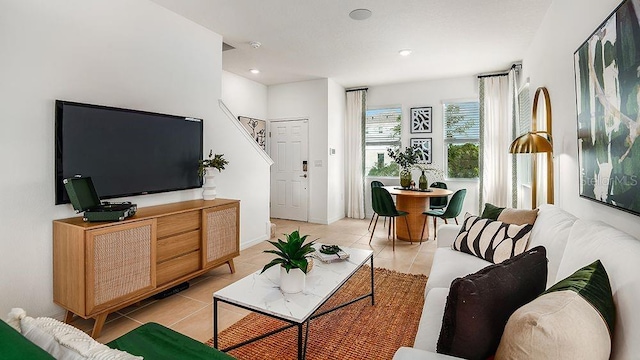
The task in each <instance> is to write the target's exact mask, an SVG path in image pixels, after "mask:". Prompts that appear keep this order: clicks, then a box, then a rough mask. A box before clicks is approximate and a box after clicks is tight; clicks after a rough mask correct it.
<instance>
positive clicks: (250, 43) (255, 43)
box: [249, 41, 262, 49]
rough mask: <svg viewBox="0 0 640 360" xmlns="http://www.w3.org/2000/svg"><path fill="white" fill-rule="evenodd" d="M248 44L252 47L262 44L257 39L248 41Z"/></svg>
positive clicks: (255, 47)
mask: <svg viewBox="0 0 640 360" xmlns="http://www.w3.org/2000/svg"><path fill="white" fill-rule="evenodd" d="M249 46H251V47H252V48H254V49H257V48H259V47H260V46H262V44H261V43H260V42H259V41H249Z"/></svg>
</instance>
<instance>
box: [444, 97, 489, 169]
mask: <svg viewBox="0 0 640 360" xmlns="http://www.w3.org/2000/svg"><path fill="white" fill-rule="evenodd" d="M443 112H444V146H445V152H446V154H447V158H446V162H447V164H446V170H447V171H446V172H447V177H448V178H477V177H478V175H479V174H480V165H479V161H478V158H479V144H480V104H479V103H478V102H477V101H468V102H450V103H445V104H444V111H443Z"/></svg>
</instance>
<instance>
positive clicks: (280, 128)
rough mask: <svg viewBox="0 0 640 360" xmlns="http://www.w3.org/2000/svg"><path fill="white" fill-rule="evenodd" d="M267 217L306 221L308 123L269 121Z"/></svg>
mask: <svg viewBox="0 0 640 360" xmlns="http://www.w3.org/2000/svg"><path fill="white" fill-rule="evenodd" d="M270 127H271V158H272V159H273V161H274V164H273V166H271V217H274V218H278V219H289V220H298V221H307V220H308V218H307V216H308V215H307V214H308V212H309V211H308V209H307V203H308V200H307V199H308V189H309V172H308V171H307V170H308V169H309V168H310V167H309V166H308V152H309V148H308V144H309V141H308V140H309V134H308V127H309V124H308V121H307V120H284V121H271V125H270Z"/></svg>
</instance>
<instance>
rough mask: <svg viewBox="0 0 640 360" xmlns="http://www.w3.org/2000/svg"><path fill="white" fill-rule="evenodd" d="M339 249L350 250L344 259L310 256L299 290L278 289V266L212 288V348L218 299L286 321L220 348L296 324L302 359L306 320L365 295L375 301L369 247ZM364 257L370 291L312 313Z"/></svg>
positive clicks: (354, 269) (304, 350)
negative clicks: (328, 260)
mask: <svg viewBox="0 0 640 360" xmlns="http://www.w3.org/2000/svg"><path fill="white" fill-rule="evenodd" d="M320 245H321V244H316V247H317V248H320ZM342 249H343V250H345V251H346V252H348V253H349V254H350V256H349V258H348V259H347V260H343V261H339V262H333V263H328V264H327V263H323V262H321V261H319V260H317V259H314V265H313V268H312V269H311V271H310V272H309V273H308V274H307V280H306V288H305V290H304V291H303V292H301V293H297V294H286V293H283V292H282V291H281V290H280V288H279V286H280V268H279V266H273V267H271V268H269V269H268V270H267V271H265V272H264V273H263V274H260V270H259V271H257V272H255V273H253V274H251V275H249V276H246V277H244V278H242V279H240V280H238V281H236V282H234V283H233V284H231V285H229V286H227V287H225V288H223V289H221V290H219V291H216V292H215V293H214V294H213V346H214V347H215V348H216V349H217V348H218V302H219V301H222V302H225V303H229V304H232V305H235V306H238V307H240V308H243V309H247V310H251V311H254V312H257V313H260V314H263V315H267V316H271V317H273V318H276V319H280V320H283V321H286V322H289V323H290V324H289V325H286V326H284V327H282V328H280V329H277V330H274V331H271V332H268V333H266V334H263V335H260V336H258V337H255V338H252V339H249V340H246V341H243V342H241V343H239V344H236V345H233V346H230V347H228V348H225V349H221V350H222V351H230V350H233V349H236V348H238V347H240V346H244V345H247V344H249V343H252V342H254V341H257V340H260V339H263V338H265V337H267V336H271V335H273V334H276V333H278V332H281V331H283V330H286V329H288V328H291V327H293V326H297V327H298V359H304V358H305V355H306V354H305V353H306V347H307V338H308V336H309V321H311V320H312V319H315V318H317V317H319V316H322V315H325V314H327V313H329V312H332V311H334V310H337V309H340V308H342V307H344V306H347V305H350V304H353V303H354V302H356V301H360V300H363V299H366V298H368V297H371V305H374V304H375V299H374V285H373V251H371V250H363V249H353V248H345V247H343V248H342ZM367 261H370V265H371V293H369V294H366V295H362V296H359V297H357V298H355V299H353V300H351V301H348V302H346V303H343V304H341V305H338V306H336V307H334V308H332V309H329V310H326V311H323V312H321V313H318V314H314V312H315V311H316V310H318V308H319V307H320V306H322V304H324V303H325V302H326V301H327V300H328V299H329V298H330V297H331V296H332V295H333V294H335V293H336V291H338V289H340V287H342V285H343V284H344V283H345V282H347V280H349V278H350V277H351V276H353V274H355V273H356V271H358V269H360V268H361V267H362V265H364V264H365V263H367ZM305 324H306V333H305V336H304V338H303V335H302V332H303V326H304V325H305ZM303 339H304V341H303Z"/></svg>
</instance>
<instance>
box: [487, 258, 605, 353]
mask: <svg viewBox="0 0 640 360" xmlns="http://www.w3.org/2000/svg"><path fill="white" fill-rule="evenodd" d="M614 328H615V307H614V304H613V298H612V295H611V287H610V286H609V278H608V277H607V272H606V270H605V269H604V267H603V266H602V263H601V262H600V261H595V262H594V263H592V264H590V265H588V266H585V267H583V268H582V269H580V270H578V271H576V272H575V273H573V274H572V275H571V276H569V277H568V278H566V279H564V280H562V281H560V282H559V283H557V284H555V285H554V286H552V287H551V288H550V289H549V290H547V291H546V292H545V293H544V294H542V295H541V296H540V297H538V298H537V299H535V300H533V301H532V302H530V303H528V304H526V305H524V306H522V307H521V308H520V309H518V310H517V311H516V312H514V313H513V315H511V317H510V318H509V321H508V322H507V326H506V327H505V330H504V334H503V335H502V340H501V341H500V346H499V347H498V351H497V352H496V359H609V355H610V353H611V331H610V329H611V330H612V329H614Z"/></svg>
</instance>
